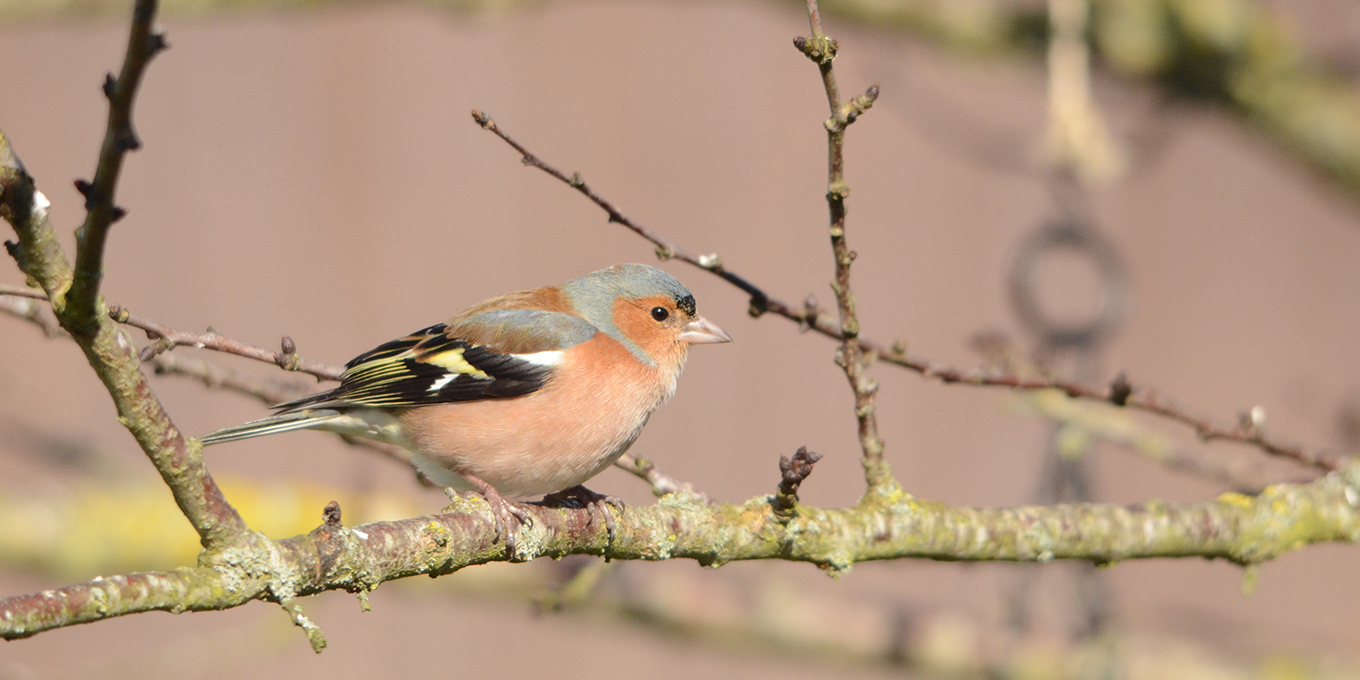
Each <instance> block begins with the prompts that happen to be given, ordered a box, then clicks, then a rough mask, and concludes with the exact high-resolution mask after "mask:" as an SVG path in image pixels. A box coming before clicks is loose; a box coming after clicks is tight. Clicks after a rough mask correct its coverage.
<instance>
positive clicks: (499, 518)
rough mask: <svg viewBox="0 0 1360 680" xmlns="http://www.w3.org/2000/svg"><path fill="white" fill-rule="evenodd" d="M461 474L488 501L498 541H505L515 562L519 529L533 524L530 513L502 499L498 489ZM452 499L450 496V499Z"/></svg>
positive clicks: (508, 551) (447, 491) (446, 490)
mask: <svg viewBox="0 0 1360 680" xmlns="http://www.w3.org/2000/svg"><path fill="white" fill-rule="evenodd" d="M460 474H461V475H462V476H463V478H464V479H466V480H468V481H469V482H471V483H472V485H473V486H475V487H477V491H478V492H480V493H481V494H482V498H484V499H486V503H487V505H490V506H491V517H492V518H493V519H494V520H495V522H496V540H498V541H499V540H504V541H505V551H506V554H507V555H508V556H509V557H510V559H512V560H513V559H514V558H515V543H516V533H517V531H518V529H519V527H520V526H522V525H527V524H532V523H533V520H532V519H531V518H530V517H529V513H528V512H526V511H525V510H524V508H521V507H519V505H518V504H517V503H512V502H510V501H507V500H505V499H504V498H502V497H501V494H500V492H499V491H496V487H494V486H491V485H490V484H487V483H486V482H484V481H482V480H480V479H478V478H477V477H473V476H472V475H469V474H467V473H460ZM449 491H450V489H445V490H444V492H445V493H449ZM453 494H454V495H457V492H456V491H455V492H453ZM452 497H453V496H450V498H452Z"/></svg>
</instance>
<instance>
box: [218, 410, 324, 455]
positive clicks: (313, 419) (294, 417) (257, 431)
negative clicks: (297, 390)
mask: <svg viewBox="0 0 1360 680" xmlns="http://www.w3.org/2000/svg"><path fill="white" fill-rule="evenodd" d="M344 417H345V416H344V415H343V414H341V413H340V412H339V411H336V410H333V409H304V410H301V411H292V412H290V413H280V414H278V415H274V416H269V417H268V418H261V419H259V420H252V421H250V422H248V423H243V424H241V425H234V426H232V427H228V428H224V429H221V430H218V431H216V432H213V433H212V434H206V435H203V436H202V437H199V441H201V442H203V445H204V446H210V445H212V444H221V443H222V442H234V441H237V440H240V439H250V438H251V437H263V436H264V435H267V434H276V433H278V432H291V431H293V430H307V429H314V428H317V427H321V426H324V425H325V424H327V423H330V422H331V421H334V420H337V419H342V418H344Z"/></svg>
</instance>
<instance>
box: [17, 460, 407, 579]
mask: <svg viewBox="0 0 1360 680" xmlns="http://www.w3.org/2000/svg"><path fill="white" fill-rule="evenodd" d="M217 480H218V482H219V484H221V486H222V491H223V493H224V494H225V495H226V497H227V500H228V501H229V502H231V504H232V505H233V506H235V507H236V509H237V511H239V512H240V513H241V516H242V518H244V519H245V521H246V523H247V524H248V525H250V527H251V528H252V529H255V530H256V531H261V532H263V533H264V534H265V535H267V536H269V537H270V538H276V539H278V538H287V537H289V536H295V535H297V534H303V533H307V532H308V531H311V530H312V529H315V528H316V527H317V525H319V524H321V522H322V518H321V511H322V509H323V508H325V507H326V504H327V503H329V502H330V501H332V500H335V501H338V502H339V503H340V509H341V512H342V513H343V514H342V517H343V520H344V523H345V525H346V526H354V525H357V524H361V523H364V522H372V521H376V520H388V519H399V518H402V517H412V516H416V515H419V514H420V513H421V512H429V511H430V510H431V508H428V507H427V508H423V509H422V508H419V507H416V505H415V504H413V503H412V502H410V500H408V499H407V498H405V497H401V496H391V495H377V494H372V493H364V494H360V493H356V492H354V491H350V490H345V489H338V488H331V487H325V486H320V485H316V484H301V483H292V484H289V483H269V484H261V483H259V482H256V481H253V480H248V479H241V478H231V477H226V478H224V477H218V478H217ZM199 550H200V546H199V543H198V535H197V534H195V533H194V530H193V528H192V527H190V526H189V522H188V521H187V520H185V519H184V515H182V514H180V511H179V508H177V507H176V506H175V501H174V499H173V498H171V496H170V492H169V490H168V489H166V488H165V486H163V485H161V484H159V482H157V483H155V484H151V483H147V484H126V485H107V484H99V485H96V484H90V485H85V486H79V487H76V488H74V489H71V491H70V492H69V493H62V494H51V495H44V496H36V495H25V496H18V495H12V494H11V493H0V563H3V564H5V565H14V566H20V567H24V568H28V569H34V570H39V571H45V572H53V573H57V574H60V575H63V576H68V577H89V576H90V575H92V574H99V573H110V572H124V571H142V570H148V569H169V568H173V567H177V566H183V565H192V564H194V561H195V559H196V556H197V555H198V551H199Z"/></svg>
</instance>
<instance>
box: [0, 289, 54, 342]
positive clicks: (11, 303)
mask: <svg viewBox="0 0 1360 680" xmlns="http://www.w3.org/2000/svg"><path fill="white" fill-rule="evenodd" d="M0 313H4V314H8V315H10V316H14V317H18V318H20V319H24V320H26V321H32V322H33V323H34V324H37V326H38V327H39V328H41V329H42V331H43V334H44V335H46V336H47V337H49V338H55V337H59V336H62V335H66V331H64V330H62V328H61V323H59V322H58V321H57V317H55V316H53V315H52V309H51V308H50V307H48V306H47V305H43V304H39V303H37V302H35V301H33V300H30V299H28V298H26V297H6V296H4V295H0Z"/></svg>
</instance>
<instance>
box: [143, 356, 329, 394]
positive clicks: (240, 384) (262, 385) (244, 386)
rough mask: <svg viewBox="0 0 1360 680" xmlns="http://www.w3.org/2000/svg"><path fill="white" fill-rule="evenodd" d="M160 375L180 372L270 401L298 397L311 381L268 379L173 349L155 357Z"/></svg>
mask: <svg viewBox="0 0 1360 680" xmlns="http://www.w3.org/2000/svg"><path fill="white" fill-rule="evenodd" d="M150 363H151V367H152V368H153V369H154V370H155V371H156V375H178V376H183V377H186V378H192V379H194V380H197V381H199V382H201V383H203V386H204V387H207V388H208V389H224V390H228V391H231V392H236V393H238V394H243V395H246V396H249V397H254V398H255V399H258V400H259V401H261V402H263V403H265V404H268V405H273V404H279V403H282V402H285V401H288V400H290V399H296V398H297V397H299V396H301V395H302V394H304V393H306V392H307V385H306V384H304V383H299V382H281V381H278V380H264V379H261V378H256V377H255V376H253V375H250V374H248V373H245V372H243V371H238V370H235V369H232V368H227V367H226V366H220V365H218V364H214V363H210V362H207V361H203V360H202V359H192V358H188V357H184V356H180V355H178V354H175V353H173V352H169V353H166V354H162V355H159V356H157V357H155V358H153V359H152V360H151V362H150Z"/></svg>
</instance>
